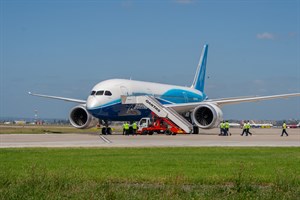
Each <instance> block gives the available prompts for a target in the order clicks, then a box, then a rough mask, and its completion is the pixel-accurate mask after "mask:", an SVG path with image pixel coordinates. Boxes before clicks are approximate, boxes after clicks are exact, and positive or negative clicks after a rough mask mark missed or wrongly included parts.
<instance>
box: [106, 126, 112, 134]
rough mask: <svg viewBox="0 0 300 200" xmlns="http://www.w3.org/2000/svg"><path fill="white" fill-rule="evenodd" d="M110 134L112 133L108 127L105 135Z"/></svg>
mask: <svg viewBox="0 0 300 200" xmlns="http://www.w3.org/2000/svg"><path fill="white" fill-rule="evenodd" d="M111 133H112V130H111V128H110V127H108V128H107V129H106V134H107V135H111Z"/></svg>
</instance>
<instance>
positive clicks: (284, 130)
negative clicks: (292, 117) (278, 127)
mask: <svg viewBox="0 0 300 200" xmlns="http://www.w3.org/2000/svg"><path fill="white" fill-rule="evenodd" d="M284 133H285V134H286V136H289V134H288V133H287V132H286V123H285V122H283V124H282V133H281V137H282V136H283V134H284Z"/></svg>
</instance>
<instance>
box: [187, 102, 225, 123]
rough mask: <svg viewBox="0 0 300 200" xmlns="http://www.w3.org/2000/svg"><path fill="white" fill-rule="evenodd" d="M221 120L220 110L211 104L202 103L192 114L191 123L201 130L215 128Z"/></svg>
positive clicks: (221, 113)
mask: <svg viewBox="0 0 300 200" xmlns="http://www.w3.org/2000/svg"><path fill="white" fill-rule="evenodd" d="M222 120H223V112H222V110H221V109H220V108H219V107H218V106H217V105H215V104H212V103H203V104H201V105H199V106H198V107H196V108H195V109H194V110H193V112H192V121H193V122H194V123H195V124H196V125H197V126H198V127H200V128H202V129H210V128H214V127H217V126H218V125H219V123H220V122H221V121H222Z"/></svg>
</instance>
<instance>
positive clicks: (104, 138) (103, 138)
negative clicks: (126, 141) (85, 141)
mask: <svg viewBox="0 0 300 200" xmlns="http://www.w3.org/2000/svg"><path fill="white" fill-rule="evenodd" d="M100 138H101V139H102V140H103V141H104V142H106V143H108V144H110V143H112V141H110V140H109V139H107V138H106V137H104V136H102V135H100Z"/></svg>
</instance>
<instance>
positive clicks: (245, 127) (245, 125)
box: [241, 121, 248, 136]
mask: <svg viewBox="0 0 300 200" xmlns="http://www.w3.org/2000/svg"><path fill="white" fill-rule="evenodd" d="M247 127H248V126H247V123H246V121H244V124H243V132H242V134H241V136H243V135H244V133H245V135H246V136H248V134H247Z"/></svg>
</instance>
